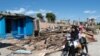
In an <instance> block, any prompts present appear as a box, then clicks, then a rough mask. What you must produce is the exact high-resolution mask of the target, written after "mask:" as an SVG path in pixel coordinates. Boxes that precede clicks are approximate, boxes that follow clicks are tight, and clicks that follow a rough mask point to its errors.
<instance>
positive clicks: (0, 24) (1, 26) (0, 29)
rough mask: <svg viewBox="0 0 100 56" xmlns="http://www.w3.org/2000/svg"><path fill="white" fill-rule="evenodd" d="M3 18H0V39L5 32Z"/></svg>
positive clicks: (3, 36)
mask: <svg viewBox="0 0 100 56" xmlns="http://www.w3.org/2000/svg"><path fill="white" fill-rule="evenodd" d="M5 28H6V27H5V17H2V18H0V37H2V38H5V36H6V31H5Z"/></svg>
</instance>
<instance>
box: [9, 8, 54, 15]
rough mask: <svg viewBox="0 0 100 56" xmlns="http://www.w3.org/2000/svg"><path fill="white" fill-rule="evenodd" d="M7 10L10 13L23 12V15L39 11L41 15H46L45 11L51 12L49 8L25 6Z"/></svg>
mask: <svg viewBox="0 0 100 56" xmlns="http://www.w3.org/2000/svg"><path fill="white" fill-rule="evenodd" d="M7 12H11V13H18V14H24V15H35V14H37V13H41V14H42V15H44V16H45V15H46V13H47V12H52V11H50V10H45V9H39V10H36V11H35V10H27V9H25V8H19V9H15V10H7Z"/></svg>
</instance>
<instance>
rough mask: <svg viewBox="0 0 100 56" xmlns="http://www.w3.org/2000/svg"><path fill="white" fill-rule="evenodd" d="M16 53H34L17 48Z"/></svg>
mask: <svg viewBox="0 0 100 56" xmlns="http://www.w3.org/2000/svg"><path fill="white" fill-rule="evenodd" d="M14 54H32V52H31V51H29V50H17V51H15V52H14Z"/></svg>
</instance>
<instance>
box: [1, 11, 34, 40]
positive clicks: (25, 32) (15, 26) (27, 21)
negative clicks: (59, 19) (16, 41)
mask: <svg viewBox="0 0 100 56" xmlns="http://www.w3.org/2000/svg"><path fill="white" fill-rule="evenodd" d="M33 20H34V18H33V17H30V16H26V15H21V14H11V13H0V38H7V37H14V38H23V37H24V36H31V35H33V33H34V21H33Z"/></svg>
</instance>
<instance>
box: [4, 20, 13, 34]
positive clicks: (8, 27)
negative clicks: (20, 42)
mask: <svg viewBox="0 0 100 56" xmlns="http://www.w3.org/2000/svg"><path fill="white" fill-rule="evenodd" d="M5 23H6V33H11V30H12V19H8V18H7V19H5Z"/></svg>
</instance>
